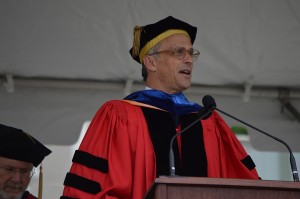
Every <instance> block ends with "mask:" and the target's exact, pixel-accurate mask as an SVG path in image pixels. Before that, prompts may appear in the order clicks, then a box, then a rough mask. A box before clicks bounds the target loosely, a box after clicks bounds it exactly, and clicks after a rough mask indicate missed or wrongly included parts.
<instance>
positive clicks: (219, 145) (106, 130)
mask: <svg viewBox="0 0 300 199" xmlns="http://www.w3.org/2000/svg"><path fill="white" fill-rule="evenodd" d="M201 122H202V127H203V139H204V143H205V151H206V156H207V168H208V170H207V174H208V177H216V178H243V179H259V176H258V174H257V172H256V169H255V168H253V169H251V170H249V169H248V168H247V167H246V166H245V165H244V164H243V163H242V162H241V160H243V159H245V158H246V157H247V156H248V154H247V153H246V151H245V150H244V148H243V147H242V145H241V144H240V142H239V141H238V140H237V138H236V137H235V135H234V134H233V133H232V132H231V130H230V128H229V127H228V126H227V125H226V124H225V122H224V121H223V119H222V118H221V117H220V116H219V115H218V114H217V113H216V112H213V114H212V116H211V117H210V118H209V119H207V120H201ZM79 151H80V152H83V155H81V158H74V160H73V164H72V166H71V169H70V172H69V173H68V174H67V177H66V180H65V187H64V191H63V196H62V197H61V198H66V199H67V198H84V199H88V198H101V199H117V198H122V199H140V198H143V196H144V195H145V193H146V191H147V190H148V189H149V188H150V186H151V184H152V183H153V181H154V180H155V178H156V165H155V161H156V159H155V158H156V157H155V152H154V149H153V145H152V143H151V138H150V135H149V130H148V127H147V123H146V120H145V118H144V115H143V112H142V110H141V107H140V106H138V105H133V104H130V103H128V102H126V101H123V100H112V101H109V102H107V103H105V104H104V105H103V106H102V107H101V108H100V110H99V111H98V112H97V113H96V115H95V116H94V118H93V120H92V121H91V124H90V126H89V128H88V130H87V133H86V135H85V137H84V139H83V140H82V143H81V145H80V147H79ZM74 157H75V155H74ZM77 159H80V160H78V161H77ZM94 160H95V164H98V165H99V167H101V169H98V167H97V168H91V167H93V166H83V165H82V164H80V163H78V162H80V161H85V162H91V161H94ZM91 165H93V164H91ZM103 165H104V166H103ZM105 165H106V166H107V168H106V166H105ZM102 166H103V167H102ZM68 175H69V177H70V176H71V177H72V178H71V177H70V178H69V177H68ZM67 179H69V180H67ZM77 182H79V184H77ZM82 182H84V183H82ZM89 183H91V184H89ZM83 187H86V189H85V188H83ZM90 187H93V189H92V190H91V189H90ZM80 189H82V190H85V191H82V190H80ZM87 189H88V190H89V191H88V192H90V193H87V192H86V190H87Z"/></svg>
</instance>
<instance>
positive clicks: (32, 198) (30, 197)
mask: <svg viewBox="0 0 300 199" xmlns="http://www.w3.org/2000/svg"><path fill="white" fill-rule="evenodd" d="M22 199H38V198H37V197H35V196H34V195H32V194H31V193H29V191H25V193H24V195H23V197H22Z"/></svg>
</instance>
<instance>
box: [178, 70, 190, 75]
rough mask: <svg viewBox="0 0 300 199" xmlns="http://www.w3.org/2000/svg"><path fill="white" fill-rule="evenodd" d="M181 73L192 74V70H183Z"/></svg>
mask: <svg viewBox="0 0 300 199" xmlns="http://www.w3.org/2000/svg"><path fill="white" fill-rule="evenodd" d="M179 73H182V74H185V75H190V74H191V71H190V70H181V71H179Z"/></svg>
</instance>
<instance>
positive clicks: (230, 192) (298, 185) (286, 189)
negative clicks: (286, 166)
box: [144, 176, 300, 199]
mask: <svg viewBox="0 0 300 199" xmlns="http://www.w3.org/2000/svg"><path fill="white" fill-rule="evenodd" d="M183 198H184V199H187V198H191V199H224V198H226V199H296V198H297V199H300V182H291V181H273V180H244V179H225V178H204V177H180V176H179V177H159V178H157V179H156V180H155V181H154V183H153V184H152V186H151V187H150V189H149V191H148V192H147V193H146V195H145V197H144V199H183Z"/></svg>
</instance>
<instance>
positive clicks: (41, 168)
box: [38, 164, 43, 199]
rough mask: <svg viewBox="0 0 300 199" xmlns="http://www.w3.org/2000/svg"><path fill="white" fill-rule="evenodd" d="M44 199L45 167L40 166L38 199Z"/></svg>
mask: <svg viewBox="0 0 300 199" xmlns="http://www.w3.org/2000/svg"><path fill="white" fill-rule="evenodd" d="M42 198H43V167H42V164H41V165H40V173H39V192H38V199H42Z"/></svg>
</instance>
